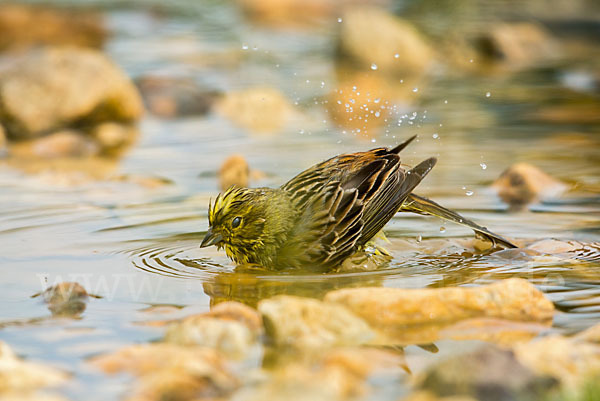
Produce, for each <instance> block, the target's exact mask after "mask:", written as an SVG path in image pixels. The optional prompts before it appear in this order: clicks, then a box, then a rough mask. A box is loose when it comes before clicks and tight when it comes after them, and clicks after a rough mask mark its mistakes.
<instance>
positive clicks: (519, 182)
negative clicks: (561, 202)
mask: <svg viewBox="0 0 600 401" xmlns="http://www.w3.org/2000/svg"><path fill="white" fill-rule="evenodd" d="M492 188H494V189H495V190H496V191H497V192H498V195H499V196H500V198H501V199H502V200H503V201H504V202H506V203H508V204H510V205H513V206H522V205H526V204H528V203H531V202H535V201H537V200H538V199H543V198H552V197H557V196H560V195H561V194H563V193H564V192H566V190H567V189H568V186H567V185H566V184H564V183H562V182H560V181H559V180H557V179H555V178H553V177H551V176H549V175H548V174H546V173H544V172H543V171H542V170H540V169H539V168H537V167H535V166H532V165H531V164H527V163H517V164H515V165H513V166H511V167H509V168H508V169H506V170H505V171H504V172H503V173H502V174H501V175H500V177H498V179H497V180H496V181H494V184H493V185H492Z"/></svg>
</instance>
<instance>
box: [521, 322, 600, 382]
mask: <svg viewBox="0 0 600 401" xmlns="http://www.w3.org/2000/svg"><path fill="white" fill-rule="evenodd" d="M594 330H595V329H594ZM590 333H591V331H590V332H588V333H587V334H586V335H581V336H575V337H564V336H560V335H552V336H547V337H542V338H539V339H536V340H534V341H531V342H529V343H524V344H517V345H516V346H515V347H514V350H515V355H516V356H517V358H518V359H519V361H521V363H523V364H524V365H525V366H527V367H529V368H530V369H531V370H533V371H535V372H537V373H538V374H539V375H548V376H551V377H554V378H555V379H557V380H559V381H560V382H561V383H562V384H563V385H564V386H565V387H566V388H568V389H571V390H573V389H575V390H576V389H579V388H581V386H583V385H584V384H585V382H586V380H588V379H589V378H591V377H594V376H595V375H597V374H598V373H599V372H600V344H598V342H596V341H593V340H594V338H593V336H592V335H591V334H590Z"/></svg>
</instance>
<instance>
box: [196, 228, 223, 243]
mask: <svg viewBox="0 0 600 401" xmlns="http://www.w3.org/2000/svg"><path fill="white" fill-rule="evenodd" d="M221 241H223V236H222V235H221V234H219V233H213V231H212V228H209V229H208V231H207V232H206V236H205V237H204V239H203V240H202V243H201V244H200V248H205V247H207V246H211V245H216V244H218V243H219V242H221Z"/></svg>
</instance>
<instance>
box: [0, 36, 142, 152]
mask: <svg viewBox="0 0 600 401" xmlns="http://www.w3.org/2000/svg"><path fill="white" fill-rule="evenodd" d="M0 99H2V101H1V102H0V115H1V116H2V117H1V118H2V121H0V122H1V123H2V124H3V125H4V128H5V129H6V131H7V135H8V137H9V139H12V140H22V139H28V138H34V137H39V136H42V135H44V134H47V133H48V132H52V131H56V130H59V129H63V128H68V127H69V126H71V125H75V124H81V123H82V122H85V123H86V125H88V126H90V125H91V126H93V125H96V124H99V123H102V122H110V121H114V122H133V121H135V120H137V119H138V118H139V117H140V116H141V114H142V110H143V107H142V102H141V100H140V97H139V94H138V92H137V90H136V88H135V86H134V85H133V84H132V82H131V81H130V80H129V78H128V77H127V76H125V75H124V73H123V72H122V71H121V70H120V69H119V68H118V67H117V66H115V65H114V64H113V63H112V62H111V61H110V60H109V59H108V58H107V57H106V56H105V55H104V54H103V53H101V52H98V51H95V50H91V49H83V48H66V47H65V48H62V47H54V48H45V49H42V50H37V51H33V52H30V53H27V54H26V55H25V56H23V57H21V58H19V59H18V60H17V61H15V62H14V63H13V64H12V65H11V66H10V67H9V68H7V69H6V70H4V71H2V73H0ZM56 99H61V101H60V102H57V101H56Z"/></svg>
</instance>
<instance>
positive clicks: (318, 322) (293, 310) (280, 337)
mask: <svg viewBox="0 0 600 401" xmlns="http://www.w3.org/2000/svg"><path fill="white" fill-rule="evenodd" d="M258 311H259V312H260V313H261V314H262V316H263V320H264V324H265V331H266V334H267V335H268V336H269V337H270V338H271V340H272V341H273V342H274V343H275V344H276V345H278V346H289V347H295V348H309V349H310V348H324V347H331V346H341V345H359V344H365V343H368V342H369V341H370V340H372V339H373V338H374V333H373V331H372V330H371V329H370V328H369V326H368V325H367V323H365V321H364V320H362V319H361V318H360V317H358V316H357V315H355V314H354V313H352V312H350V311H349V310H348V309H346V308H345V307H344V306H342V305H335V304H332V303H325V302H322V301H319V300H316V299H311V298H301V297H295V296H286V295H280V296H276V297H273V298H269V299H266V300H262V301H260V302H259V304H258Z"/></svg>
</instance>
